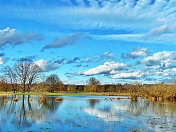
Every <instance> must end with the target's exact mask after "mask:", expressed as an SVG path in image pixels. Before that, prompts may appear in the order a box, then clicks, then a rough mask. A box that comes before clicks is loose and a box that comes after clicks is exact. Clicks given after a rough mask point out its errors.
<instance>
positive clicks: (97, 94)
mask: <svg viewBox="0 0 176 132" xmlns="http://www.w3.org/2000/svg"><path fill="white" fill-rule="evenodd" d="M8 95H58V96H63V95H70V96H130V94H129V93H115V92H103V93H98V92H79V93H66V92H64V93H49V92H41V93H34V92H31V93H13V92H7V93H5V92H0V96H8Z"/></svg>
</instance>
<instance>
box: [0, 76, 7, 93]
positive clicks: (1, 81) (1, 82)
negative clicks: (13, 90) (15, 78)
mask: <svg viewBox="0 0 176 132" xmlns="http://www.w3.org/2000/svg"><path fill="white" fill-rule="evenodd" d="M0 85H1V87H2V88H3V90H4V91H5V92H7V89H8V83H7V79H6V77H5V76H1V80H0Z"/></svg>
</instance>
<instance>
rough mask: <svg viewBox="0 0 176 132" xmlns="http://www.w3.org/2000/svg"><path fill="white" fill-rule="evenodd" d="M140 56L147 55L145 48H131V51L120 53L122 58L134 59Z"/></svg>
mask: <svg viewBox="0 0 176 132" xmlns="http://www.w3.org/2000/svg"><path fill="white" fill-rule="evenodd" d="M141 56H147V49H146V48H142V49H133V51H132V52H131V53H127V54H125V53H123V54H122V58H124V59H129V58H132V59H135V58H137V57H141Z"/></svg>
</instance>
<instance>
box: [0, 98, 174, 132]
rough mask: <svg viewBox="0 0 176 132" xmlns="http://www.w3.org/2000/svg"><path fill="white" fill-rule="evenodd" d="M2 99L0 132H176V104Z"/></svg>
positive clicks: (101, 99) (124, 100)
mask: <svg viewBox="0 0 176 132" xmlns="http://www.w3.org/2000/svg"><path fill="white" fill-rule="evenodd" d="M16 97H17V98H18V101H17V102H14V101H13V96H8V97H3V96H0V131H5V132H6V131H25V132H26V131H54V132H56V131H69V132H70V131H86V132H87V131H96V132H97V131H98V132H99V131H108V132H109V131H118V132H119V131H151V132H153V131H159V132H162V131H163V132H165V131H176V118H175V117H176V103H174V102H151V101H147V100H144V99H139V100H138V101H137V102H136V101H133V102H131V101H130V100H129V99H121V100H116V99H113V100H112V101H111V100H110V99H109V98H110V97H107V100H105V97H102V96H101V97H98V96H62V97H63V100H62V101H61V102H56V99H55V98H56V97H57V96H48V97H47V101H46V102H43V103H39V102H38V98H39V97H41V96H30V98H31V101H30V102H28V98H29V96H28V95H24V96H23V95H19V96H16ZM123 98H125V97H123Z"/></svg>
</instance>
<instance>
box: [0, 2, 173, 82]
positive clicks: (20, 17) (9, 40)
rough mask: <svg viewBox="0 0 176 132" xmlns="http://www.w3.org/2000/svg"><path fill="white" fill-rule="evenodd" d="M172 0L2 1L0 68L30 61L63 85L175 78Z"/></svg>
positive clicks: (154, 80)
mask: <svg viewBox="0 0 176 132" xmlns="http://www.w3.org/2000/svg"><path fill="white" fill-rule="evenodd" d="M175 21H176V1H175V0H59V1H58V0H50V1H48V0H35V1H34V0H25V1H24V0H18V1H17V0H0V68H1V69H3V68H4V67H6V66H7V65H13V64H15V63H17V60H19V59H22V58H23V59H24V58H26V59H32V60H33V62H34V63H36V64H38V65H39V66H40V67H41V68H42V69H43V71H44V73H45V74H46V75H49V74H51V73H56V74H58V75H59V77H60V79H61V80H62V81H63V82H64V83H70V84H71V83H75V84H85V83H86V81H87V80H88V79H89V78H90V77H95V78H97V79H98V80H100V81H101V83H102V84H106V83H127V82H128V83H132V82H135V81H138V82H141V83H157V82H169V81H170V80H174V79H175V77H176V51H175V49H176V24H175Z"/></svg>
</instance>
